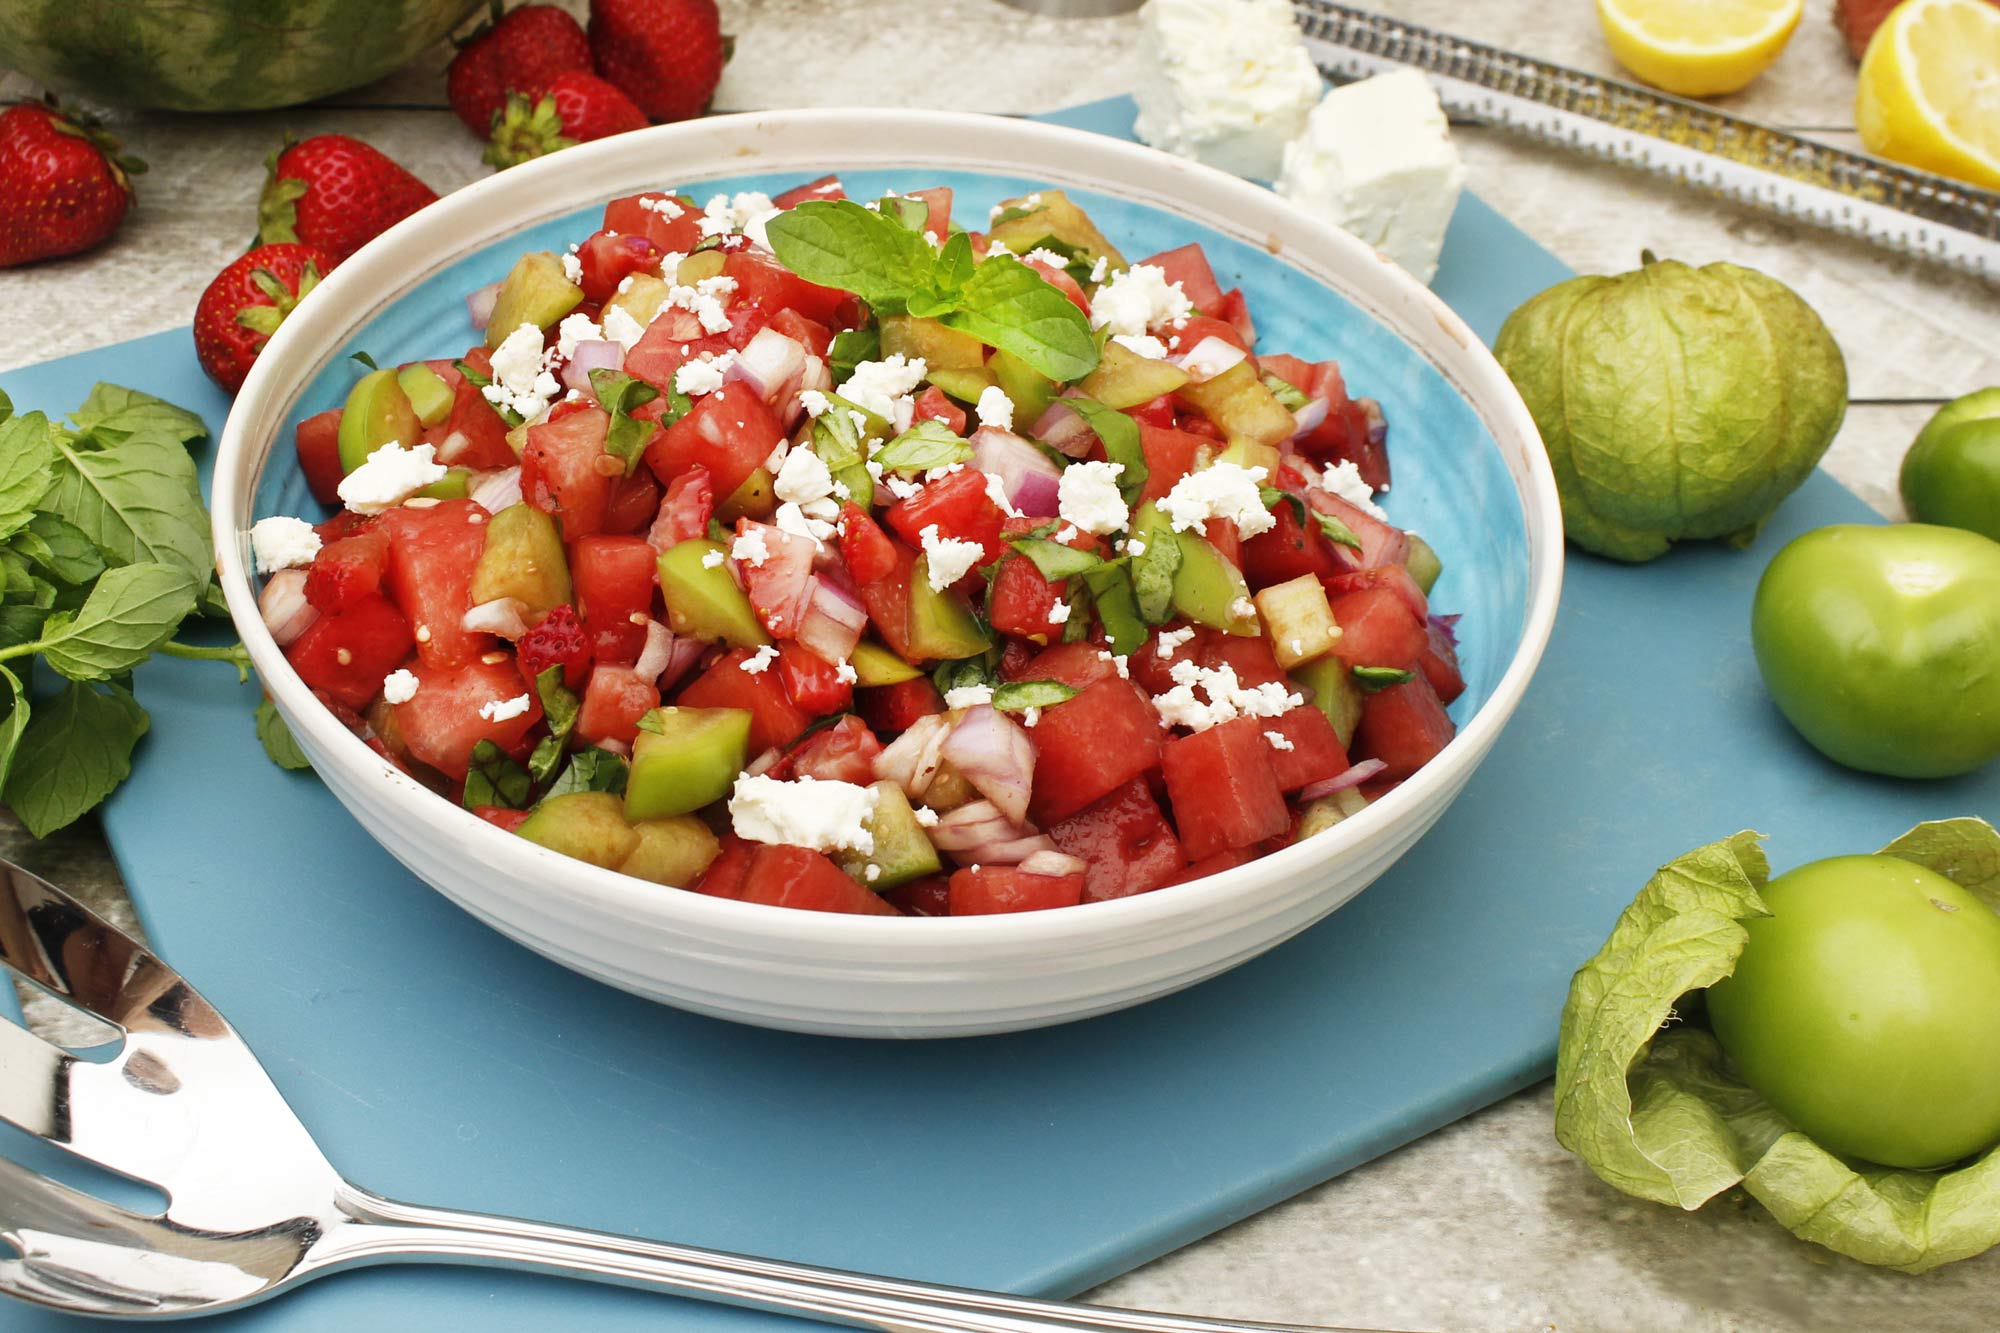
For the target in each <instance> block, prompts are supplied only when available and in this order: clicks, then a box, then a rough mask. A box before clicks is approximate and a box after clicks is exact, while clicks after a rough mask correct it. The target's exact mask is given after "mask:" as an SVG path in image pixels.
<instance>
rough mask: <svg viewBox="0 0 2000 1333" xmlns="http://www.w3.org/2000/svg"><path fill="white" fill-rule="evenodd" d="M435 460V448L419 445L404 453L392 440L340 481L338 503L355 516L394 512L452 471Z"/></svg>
mask: <svg viewBox="0 0 2000 1333" xmlns="http://www.w3.org/2000/svg"><path fill="white" fill-rule="evenodd" d="M436 459H437V449H436V448H435V446H432V445H428V444H420V445H418V446H416V447H415V448H414V449H405V448H404V447H403V446H402V445H400V444H398V443H396V442H395V441H394V440H391V441H389V442H388V443H387V444H385V445H383V446H382V447H381V448H380V449H377V450H376V451H375V452H374V453H372V454H370V455H368V461H367V462H365V463H363V464H362V465H361V466H360V467H358V468H356V469H354V471H352V472H350V473H348V474H347V475H346V476H344V477H342V478H341V479H340V500H341V503H342V504H344V505H346V506H347V507H348V508H349V509H352V510H353V511H354V512H355V513H357V514H379V513H381V512H382V511H383V510H385V509H391V508H394V507H395V506H396V505H398V504H401V503H402V502H403V501H404V500H406V499H408V498H409V497H410V496H412V495H414V494H415V493H416V492H418V491H420V490H422V489H423V488H424V487H426V486H429V485H430V484H432V483H433V482H438V481H443V480H444V475H445V473H447V472H449V471H450V470H451V469H450V468H448V467H446V466H445V465H444V464H442V463H440V462H437V461H436Z"/></svg>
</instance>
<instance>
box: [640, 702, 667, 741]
mask: <svg viewBox="0 0 2000 1333" xmlns="http://www.w3.org/2000/svg"><path fill="white" fill-rule="evenodd" d="M636 725H637V726H638V728H639V730H641V731H650V732H652V733H653V734H654V735H655V736H664V735H666V734H667V724H666V723H665V722H663V721H661V720H660V710H659V709H657V708H649V709H647V710H646V711H645V712H643V713H641V714H640V715H639V721H638V723H637V724H636Z"/></svg>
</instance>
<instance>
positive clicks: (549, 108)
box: [482, 93, 576, 168]
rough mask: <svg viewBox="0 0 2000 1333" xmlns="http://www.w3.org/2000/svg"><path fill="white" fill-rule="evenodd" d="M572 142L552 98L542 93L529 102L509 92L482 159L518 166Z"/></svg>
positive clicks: (518, 94) (497, 164)
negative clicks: (564, 129)
mask: <svg viewBox="0 0 2000 1333" xmlns="http://www.w3.org/2000/svg"><path fill="white" fill-rule="evenodd" d="M575 143H576V140H574V139H572V138H570V137H568V136H567V135H566V134H564V133H563V123H562V117H561V116H560V115H558V114H557V113H556V99H555V98H554V97H551V96H548V95H547V94H544V95H543V96H542V97H541V98H539V99H538V100H535V101H532V102H531V101H530V100H529V99H528V98H526V97H524V96H523V95H522V94H520V93H509V94H507V109H506V110H505V111H503V112H501V113H500V114H499V115H498V116H496V117H495V118H494V121H493V142H492V143H490V144H489V145H487V148H486V152H485V153H484V154H483V156H482V160H483V161H485V162H486V163H488V164H489V165H491V166H495V167H502V168H505V167H513V166H519V165H520V164H521V163H523V162H527V161H530V160H532V159H534V158H537V157H541V156H543V155H544V154H547V153H553V152H555V151H556V150H557V149H558V148H569V147H571V146H572V145H574V144H575Z"/></svg>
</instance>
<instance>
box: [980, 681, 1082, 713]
mask: <svg viewBox="0 0 2000 1333" xmlns="http://www.w3.org/2000/svg"><path fill="white" fill-rule="evenodd" d="M1078 693H1079V691H1078V690H1077V688H1076V687H1075V686H1073V685H1065V684H1063V683H1062V682H1061V681H1059V680H1015V681H1009V682H1008V683H1007V684H1005V685H1000V686H996V687H995V688H994V691H993V706H994V707H995V708H997V709H999V710H1000V711H1001V712H1003V713H1018V712H1020V711H1022V710H1023V709H1027V708H1053V707H1055V706H1056V705H1057V704H1060V703H1068V702H1069V701H1070V700H1071V699H1074V698H1076V696H1077V694H1078Z"/></svg>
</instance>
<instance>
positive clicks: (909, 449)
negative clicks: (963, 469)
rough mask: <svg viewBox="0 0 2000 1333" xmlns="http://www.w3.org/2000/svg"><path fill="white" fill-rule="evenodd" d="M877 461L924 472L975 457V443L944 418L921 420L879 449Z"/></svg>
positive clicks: (889, 466)
mask: <svg viewBox="0 0 2000 1333" xmlns="http://www.w3.org/2000/svg"><path fill="white" fill-rule="evenodd" d="M875 461H876V462H877V463H880V464H881V465H882V466H883V467H884V468H887V469H888V470H889V471H891V472H922V471H924V470H925V469H927V468H934V467H950V466H951V465H952V464H953V463H967V462H970V461H972V444H971V442H970V441H967V440H962V439H960V438H959V437H958V436H957V435H955V434H953V433H952V429H951V427H949V426H947V425H945V424H944V423H943V422H942V421H935V420H925V421H919V422H917V423H916V424H915V425H913V426H911V427H910V428H909V429H908V430H906V431H904V432H903V433H902V434H901V435H898V436H897V437H896V438H895V439H893V440H891V441H889V442H888V443H887V444H885V445H883V446H882V447H881V448H880V449H877V450H876V451H875Z"/></svg>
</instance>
